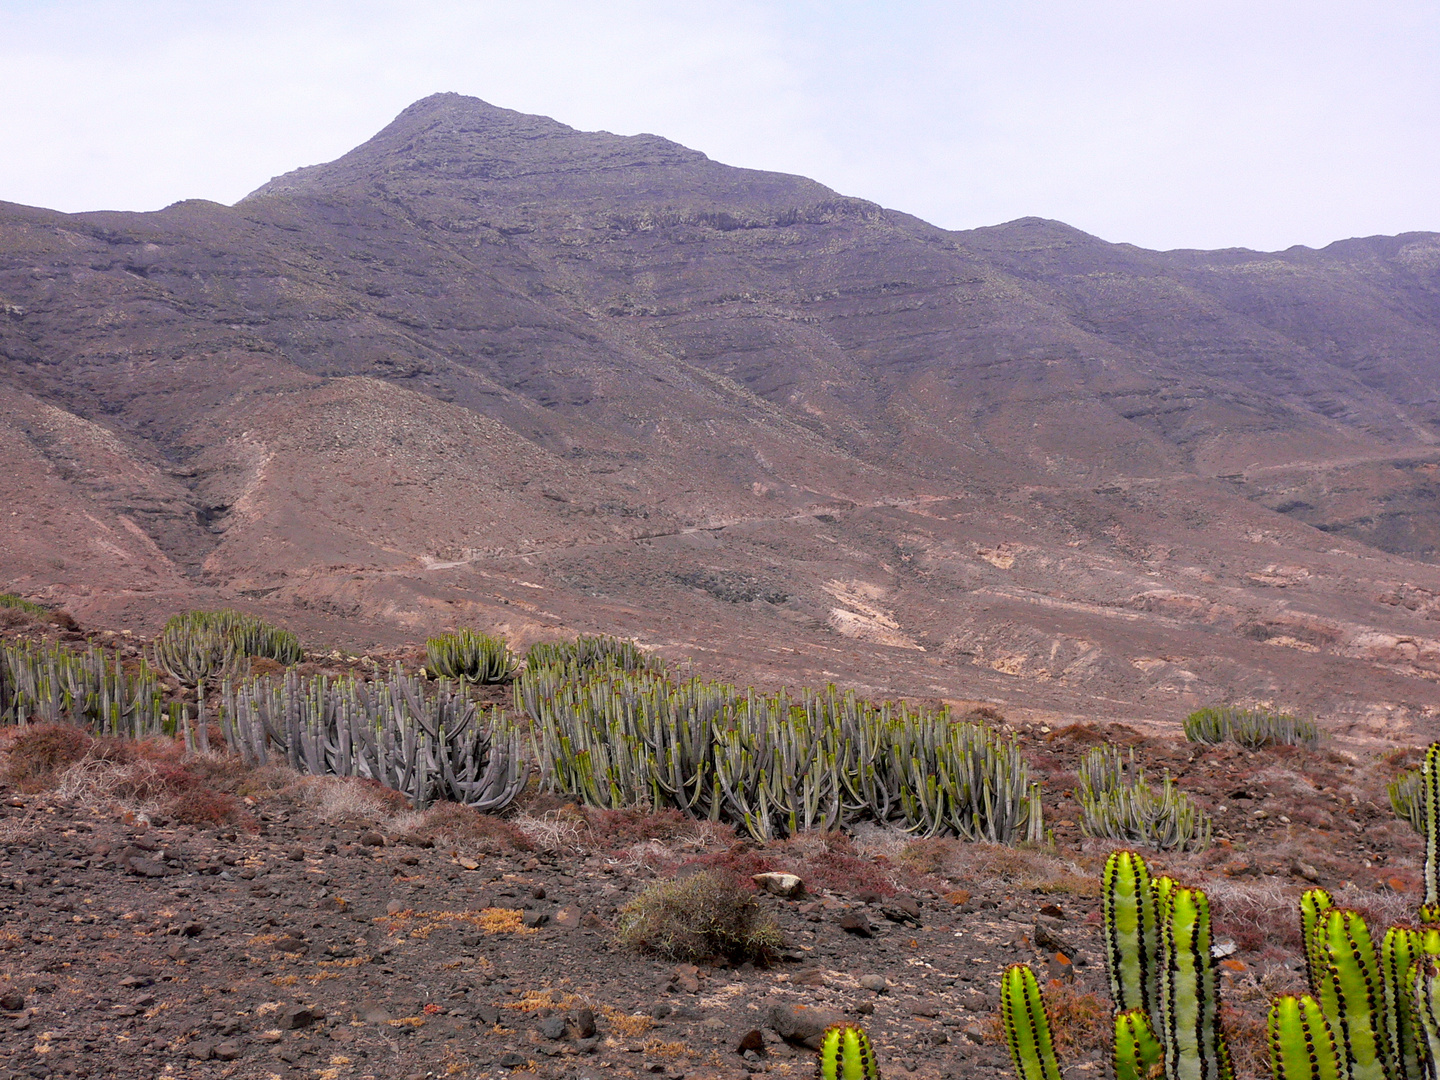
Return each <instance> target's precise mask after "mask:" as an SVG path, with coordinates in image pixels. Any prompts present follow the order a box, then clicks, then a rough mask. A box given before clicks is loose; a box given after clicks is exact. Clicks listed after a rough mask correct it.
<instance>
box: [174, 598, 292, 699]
mask: <svg viewBox="0 0 1440 1080" xmlns="http://www.w3.org/2000/svg"><path fill="white" fill-rule="evenodd" d="M302 655H303V650H302V649H301V648H300V640H299V638H297V637H296V636H295V635H294V634H292V633H291V632H290V631H288V630H282V629H280V628H279V627H277V626H272V625H271V624H270V623H267V622H265V621H264V620H263V619H258V618H256V617H255V616H253V615H246V614H245V613H244V612H240V611H230V610H221V611H187V612H185V613H184V614H182V615H175V616H172V617H171V618H170V620H169V621H168V622H167V623H166V624H165V628H164V629H163V630H161V631H160V633H159V635H158V636H157V637H156V638H155V640H154V642H153V643H152V644H151V657H152V659H153V661H154V663H155V665H156V666H157V667H159V668H161V669H162V670H164V671H166V672H168V673H169V674H170V676H171V677H172V678H174V679H176V680H178V681H179V682H180V683H182V684H183V685H185V686H203V685H204V684H205V683H206V682H208V681H210V680H213V679H219V678H224V677H226V676H228V675H231V674H233V673H234V672H235V671H236V669H237V666H238V665H239V663H240V662H241V661H242V660H244V659H246V658H247V657H265V658H267V659H270V660H274V661H275V662H277V663H280V664H287V665H288V664H296V663H299V661H300V657H301V656H302Z"/></svg>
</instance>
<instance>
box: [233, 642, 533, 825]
mask: <svg viewBox="0 0 1440 1080" xmlns="http://www.w3.org/2000/svg"><path fill="white" fill-rule="evenodd" d="M220 725H221V729H222V730H223V731H224V733H225V739H226V741H227V742H228V743H229V745H230V746H231V747H232V748H233V749H235V750H236V751H238V752H239V754H240V756H241V757H242V758H243V759H244V760H245V762H246V763H247V764H256V765H263V764H265V763H266V762H268V761H270V760H274V759H278V760H279V761H281V762H283V763H284V764H286V765H289V766H290V767H291V768H293V769H296V770H298V771H300V772H305V773H311V774H314V775H317V776H358V777H362V778H365V779H370V780H375V781H378V782H379V783H381V784H383V785H385V786H386V787H388V788H393V789H395V790H396V791H400V792H402V793H404V795H405V796H406V797H407V798H408V799H409V800H410V802H411V803H412V804H413V805H414V806H415V807H416V808H417V809H423V808H424V807H426V806H429V805H430V804H431V803H433V802H436V801H438V800H449V801H453V802H459V803H464V804H465V805H467V806H474V807H476V808H477V809H480V810H485V811H488V812H497V811H499V810H503V809H504V808H505V807H506V806H508V805H509V804H510V803H511V802H512V801H513V800H514V798H515V796H516V795H518V794H519V793H520V791H521V790H522V789H523V788H524V786H525V783H526V781H527V780H528V779H529V776H530V766H529V764H528V763H527V762H525V761H524V760H523V754H522V745H521V737H520V732H519V730H518V729H517V728H516V727H515V726H514V725H513V724H512V723H511V722H510V720H509V718H508V717H507V715H506V714H505V713H504V712H503V711H502V710H499V709H494V710H492V711H491V712H490V714H489V717H488V719H483V720H482V718H481V715H480V713H479V710H478V708H477V706H476V705H475V703H474V702H473V701H470V700H468V699H467V698H466V697H465V695H464V693H463V692H462V691H460V690H459V689H458V688H456V687H453V686H451V685H450V684H449V683H447V682H441V683H440V684H439V686H438V687H431V686H429V685H428V684H427V683H426V682H425V681H424V680H422V679H419V678H415V677H412V676H407V675H405V674H404V672H402V671H401V670H400V669H399V668H398V667H397V668H396V669H394V670H393V671H391V672H390V674H389V676H388V677H387V678H383V679H375V680H371V681H363V680H359V679H352V678H346V679H333V680H332V679H328V678H326V677H325V676H323V675H317V676H313V677H310V678H301V677H300V676H299V675H297V674H296V673H295V672H294V671H291V672H287V673H286V675H285V677H284V678H283V679H280V680H275V679H271V678H268V677H266V678H261V679H247V680H245V681H244V682H242V683H240V684H239V685H238V686H232V685H230V684H228V683H227V684H226V685H225V686H224V688H223V690H222V694H221V707H220Z"/></svg>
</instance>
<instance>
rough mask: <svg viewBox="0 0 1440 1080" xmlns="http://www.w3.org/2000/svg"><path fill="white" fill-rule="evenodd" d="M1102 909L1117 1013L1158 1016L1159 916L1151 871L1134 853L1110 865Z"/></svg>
mask: <svg viewBox="0 0 1440 1080" xmlns="http://www.w3.org/2000/svg"><path fill="white" fill-rule="evenodd" d="M1100 904H1101V910H1102V913H1103V915H1104V927H1105V970H1106V972H1107V973H1108V974H1109V976H1110V1000H1111V1001H1113V1002H1114V1003H1115V1008H1116V1010H1117V1011H1118V1012H1121V1013H1125V1012H1130V1011H1132V1010H1135V1009H1140V1010H1142V1011H1143V1012H1144V1013H1145V1014H1146V1015H1147V1016H1154V1015H1155V1014H1156V1005H1157V1002H1158V994H1159V988H1160V957H1159V951H1160V937H1159V933H1160V931H1159V914H1158V910H1157V907H1156V900H1155V891H1154V888H1153V887H1152V884H1151V879H1150V868H1149V867H1148V866H1146V865H1145V860H1144V859H1142V858H1141V857H1140V856H1139V855H1137V854H1136V853H1135V852H1133V851H1115V852H1112V853H1111V854H1110V857H1109V858H1108V859H1106V860H1105V871H1104V875H1103V877H1102V879H1101V889H1100Z"/></svg>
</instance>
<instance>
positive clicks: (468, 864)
mask: <svg viewBox="0 0 1440 1080" xmlns="http://www.w3.org/2000/svg"><path fill="white" fill-rule="evenodd" d="M455 861H456V862H457V863H458V864H459V865H460V869H462V870H479V869H480V864H479V863H478V862H476V861H475V860H474V859H469V858H466V857H465V856H463V855H462V856H461V857H460V858H458V859H456V860H455Z"/></svg>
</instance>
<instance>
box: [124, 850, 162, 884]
mask: <svg viewBox="0 0 1440 1080" xmlns="http://www.w3.org/2000/svg"><path fill="white" fill-rule="evenodd" d="M125 866H126V867H127V868H128V869H129V871H130V873H132V874H134V875H135V876H136V877H147V878H160V877H164V876H165V873H166V871H165V864H164V863H162V862H161V861H160V860H159V859H148V858H145V857H144V856H141V855H132V856H131V857H130V858H128V859H126V860H125Z"/></svg>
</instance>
